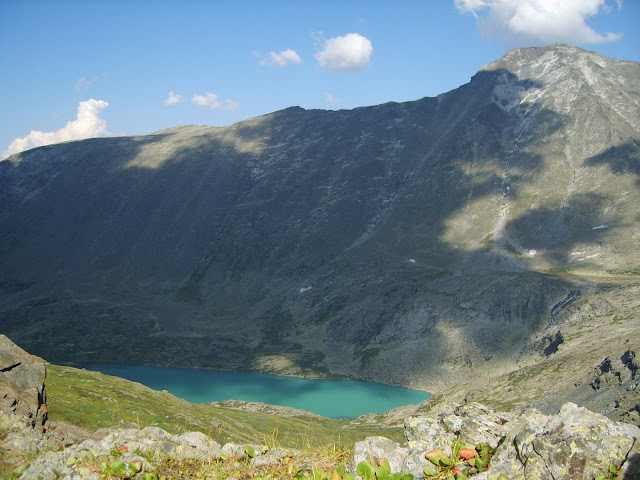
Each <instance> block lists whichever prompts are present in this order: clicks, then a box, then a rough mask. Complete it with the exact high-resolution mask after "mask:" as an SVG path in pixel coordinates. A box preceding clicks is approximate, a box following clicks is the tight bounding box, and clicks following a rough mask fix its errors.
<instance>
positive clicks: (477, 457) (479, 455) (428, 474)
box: [424, 439, 508, 480]
mask: <svg viewBox="0 0 640 480" xmlns="http://www.w3.org/2000/svg"><path fill="white" fill-rule="evenodd" d="M495 452H496V451H495V449H494V448H492V447H491V446H490V445H487V444H486V443H479V444H478V445H476V446H475V447H473V446H469V445H465V444H463V443H462V441H460V439H458V440H456V441H455V442H454V444H453V447H452V449H451V456H447V455H446V454H445V453H444V451H443V450H442V449H441V448H436V449H434V450H431V451H429V452H427V453H426V454H425V458H426V459H427V460H429V462H431V463H432V466H428V467H426V468H425V469H424V476H425V478H428V479H433V480H440V479H441V480H466V479H467V478H469V477H470V476H472V475H475V474H477V473H481V472H484V471H486V470H488V469H489V461H490V460H491V457H493V455H494V454H495ZM502 477H504V478H502ZM499 480H508V477H507V476H506V475H501V476H500V478H499Z"/></svg>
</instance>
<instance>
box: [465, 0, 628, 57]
mask: <svg viewBox="0 0 640 480" xmlns="http://www.w3.org/2000/svg"><path fill="white" fill-rule="evenodd" d="M454 1H455V5H456V7H457V8H458V11H460V12H461V13H472V14H473V15H474V16H475V17H476V19H477V21H478V28H479V30H480V32H481V33H482V34H483V35H486V36H489V37H496V38H498V39H500V40H501V41H502V42H503V43H504V44H505V45H506V46H507V47H523V46H530V45H546V44H550V43H556V42H564V43H571V44H586V43H602V42H613V41H616V40H619V39H620V38H621V37H622V34H618V33H607V34H605V35H603V34H601V33H598V32H596V31H594V30H593V29H592V28H591V27H590V26H589V25H587V23H586V19H587V17H590V16H593V15H597V14H599V13H608V12H610V11H611V5H610V4H609V3H608V1H609V0H454ZM616 3H617V6H618V9H620V8H622V0H617V1H616Z"/></svg>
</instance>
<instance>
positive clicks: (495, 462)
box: [351, 403, 640, 480]
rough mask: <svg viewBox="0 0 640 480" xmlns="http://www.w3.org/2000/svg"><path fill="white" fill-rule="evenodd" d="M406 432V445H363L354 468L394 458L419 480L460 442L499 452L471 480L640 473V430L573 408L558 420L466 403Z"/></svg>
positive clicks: (575, 479) (569, 479) (417, 420)
mask: <svg viewBox="0 0 640 480" xmlns="http://www.w3.org/2000/svg"><path fill="white" fill-rule="evenodd" d="M405 434H406V437H407V440H410V441H409V444H408V446H401V445H399V444H396V443H394V442H391V441H390V440H387V439H382V438H381V437H371V438H368V439H367V440H366V441H364V442H358V443H357V444H356V446H355V447H354V460H353V462H352V464H351V468H353V467H354V463H355V464H356V465H357V462H359V461H361V460H363V459H367V460H370V459H372V458H373V459H375V458H379V457H381V456H384V457H385V458H393V459H394V464H393V469H394V471H401V470H402V471H410V472H411V473H414V475H415V476H416V477H422V469H423V468H424V464H423V463H421V462H422V459H423V458H424V455H425V453H426V452H427V451H429V450H432V449H434V448H441V449H443V450H444V451H445V453H446V454H447V455H450V453H451V445H452V443H453V441H455V440H456V439H460V440H461V441H462V442H463V443H465V444H466V443H468V444H471V445H477V444H478V443H481V442H482V443H488V444H490V445H492V446H493V447H495V448H496V454H495V456H494V457H493V458H492V459H491V464H490V469H489V471H488V472H487V473H484V474H481V475H478V476H474V478H476V479H477V480H483V479H485V480H486V479H490V480H493V479H494V478H496V477H497V476H498V475H499V474H501V473H504V474H506V475H507V476H508V477H509V478H510V479H511V480H534V479H545V480H546V479H548V480H551V479H562V480H584V479H585V478H594V477H596V476H597V475H600V474H605V473H606V472H607V471H608V469H609V466H610V465H612V464H613V465H616V466H618V465H622V469H623V471H624V472H625V478H626V479H631V478H634V479H635V478H637V477H638V476H639V475H640V428H638V427H636V426H635V425H631V424H626V423H621V422H615V421H612V420H610V419H608V418H607V417H605V416H603V415H600V414H598V413H594V412H591V411H589V410H587V409H586V408H584V407H579V406H577V405H575V404H573V403H566V404H565V405H563V407H562V408H561V410H560V412H558V413H557V414H556V415H544V414H541V413H540V412H538V411H537V410H535V409H533V410H528V411H526V412H524V413H523V414H521V415H518V416H515V415H512V414H508V413H502V412H496V411H494V410H492V409H490V408H488V407H486V406H484V405H480V404H467V405H462V406H457V407H454V408H450V409H446V410H445V411H444V412H443V413H441V414H440V415H438V416H436V417H414V418H409V419H407V420H406V422H405ZM356 454H357V457H356ZM390 462H391V461H390ZM421 467H422V468H421Z"/></svg>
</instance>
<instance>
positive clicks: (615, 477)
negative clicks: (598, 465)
mask: <svg viewBox="0 0 640 480" xmlns="http://www.w3.org/2000/svg"><path fill="white" fill-rule="evenodd" d="M621 478H622V468H621V466H617V467H616V466H615V465H613V464H611V465H609V471H608V472H607V473H605V474H604V475H598V476H596V478H595V479H594V480H620V479H621Z"/></svg>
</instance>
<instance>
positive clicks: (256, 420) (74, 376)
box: [47, 364, 403, 448]
mask: <svg viewBox="0 0 640 480" xmlns="http://www.w3.org/2000/svg"><path fill="white" fill-rule="evenodd" d="M47 403H48V406H49V418H50V420H52V421H65V422H68V423H71V424H73V425H77V426H79V427H83V428H87V429H89V430H96V429H98V428H103V427H110V426H114V425H118V424H133V425H135V426H136V427H138V428H144V427H146V426H149V425H153V426H158V427H160V428H162V429H164V430H166V431H168V432H170V433H174V434H177V433H182V432H187V431H199V432H202V433H204V434H206V435H210V436H211V438H213V439H214V440H216V441H217V442H219V443H222V444H224V443H226V442H230V441H235V442H252V443H256V442H257V443H267V442H269V443H272V442H276V443H278V444H280V445H282V446H285V447H292V448H305V447H306V446H308V445H313V444H320V443H322V444H336V445H338V446H339V447H340V448H343V447H350V446H352V445H353V443H354V442H356V441H358V440H362V439H364V438H366V437H367V436H371V435H384V436H386V437H388V438H391V439H393V440H396V441H402V440H403V430H402V428H401V427H380V426H377V425H362V424H359V422H352V421H350V420H343V419H327V418H323V417H318V416H311V415H304V416H302V415H301V416H282V415H276V414H270V413H261V412H254V411H245V410H239V409H235V408H226V407H220V406H213V405H208V404H194V403H189V402H187V401H185V400H182V399H180V398H177V397H175V396H173V395H171V394H169V393H166V392H159V391H156V390H152V389H150V388H148V387H145V386H144V385H141V384H139V383H135V382H131V381H128V380H124V379H122V378H118V377H113V376H109V375H104V374H101V373H98V372H93V371H88V370H83V369H77V368H72V367H65V366H59V365H53V364H48V365H47Z"/></svg>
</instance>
